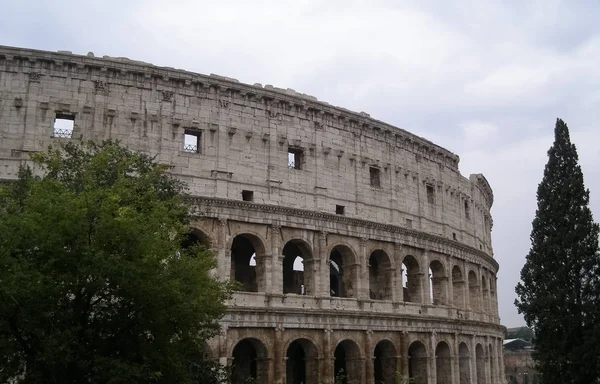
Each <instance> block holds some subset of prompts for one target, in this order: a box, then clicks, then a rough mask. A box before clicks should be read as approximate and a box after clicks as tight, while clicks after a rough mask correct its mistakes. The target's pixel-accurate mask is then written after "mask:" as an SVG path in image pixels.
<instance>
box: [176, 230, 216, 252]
mask: <svg viewBox="0 0 600 384" xmlns="http://www.w3.org/2000/svg"><path fill="white" fill-rule="evenodd" d="M195 245H202V246H204V247H206V248H210V247H211V246H212V240H211V239H210V237H209V236H208V235H207V234H206V233H205V232H203V231H201V230H200V229H198V228H191V229H190V232H188V234H187V235H186V236H185V237H184V238H183V240H182V242H181V247H182V248H190V247H192V246H195Z"/></svg>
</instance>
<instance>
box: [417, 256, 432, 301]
mask: <svg viewBox="0 0 600 384" xmlns="http://www.w3.org/2000/svg"><path fill="white" fill-rule="evenodd" d="M419 263H420V264H421V272H422V273H423V276H424V278H423V279H421V303H423V304H425V305H431V296H430V295H431V291H430V289H429V279H430V278H431V276H429V250H428V249H425V250H423V253H422V256H421V260H419Z"/></svg>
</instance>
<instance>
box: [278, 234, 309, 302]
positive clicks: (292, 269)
mask: <svg viewBox="0 0 600 384" xmlns="http://www.w3.org/2000/svg"><path fill="white" fill-rule="evenodd" d="M282 253H283V265H282V267H283V293H297V294H300V295H304V294H310V293H312V286H311V284H310V281H311V277H312V274H311V271H310V268H304V263H305V259H309V258H310V257H311V255H310V250H309V249H308V247H306V246H305V245H304V244H303V243H302V242H301V241H298V240H291V241H289V242H287V244H286V245H285V246H284V247H283V252H282Z"/></svg>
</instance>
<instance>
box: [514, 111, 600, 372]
mask: <svg viewBox="0 0 600 384" xmlns="http://www.w3.org/2000/svg"><path fill="white" fill-rule="evenodd" d="M554 134H555V140H554V144H553V145H552V147H551V148H550V150H549V151H548V163H547V164H546V168H545V170H544V177H543V179H542V182H541V183H540V184H539V187H538V191H537V200H538V208H537V211H536V215H535V219H534V220H533V225H532V227H533V229H532V231H531V250H530V251H529V254H528V256H527V261H526V263H525V266H524V267H523V269H522V270H521V282H520V283H519V284H518V285H517V287H516V292H517V295H518V299H517V300H516V301H515V305H516V306H517V308H518V310H519V312H520V313H523V314H524V317H525V321H526V322H527V325H528V326H530V327H531V328H532V329H533V331H534V333H535V337H534V343H535V349H536V352H535V354H534V358H535V359H536V363H537V367H538V369H539V371H540V372H541V375H542V382H543V383H544V384H552V383H557V384H559V383H560V384H568V383H597V382H598V378H599V370H598V368H599V364H598V358H599V356H600V353H599V352H600V351H599V350H598V334H597V332H598V329H597V328H598V326H599V325H600V323H599V322H598V321H599V320H600V318H599V317H598V313H597V311H598V307H599V306H600V301H599V295H598V288H599V287H600V284H599V277H600V259H599V257H598V225H597V224H596V223H594V221H593V218H592V213H591V211H590V208H589V190H587V189H586V188H585V186H584V183H583V174H582V172H581V168H580V166H579V165H578V156H577V150H576V148H575V145H574V144H572V143H571V140H570V138H569V130H568V128H567V125H566V124H565V123H564V122H563V121H562V120H560V119H558V120H557V122H556V128H555V131H554Z"/></svg>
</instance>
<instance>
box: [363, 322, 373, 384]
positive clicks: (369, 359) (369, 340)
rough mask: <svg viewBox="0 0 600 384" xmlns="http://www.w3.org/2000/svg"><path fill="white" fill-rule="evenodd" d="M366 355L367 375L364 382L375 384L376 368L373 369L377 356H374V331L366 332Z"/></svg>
mask: <svg viewBox="0 0 600 384" xmlns="http://www.w3.org/2000/svg"><path fill="white" fill-rule="evenodd" d="M364 354H365V363H366V366H365V369H364V370H365V371H366V372H365V375H366V380H363V381H362V382H363V383H367V384H373V382H374V375H375V372H374V367H373V363H374V361H375V355H374V354H373V330H371V329H368V330H367V331H366V332H365V350H364Z"/></svg>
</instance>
